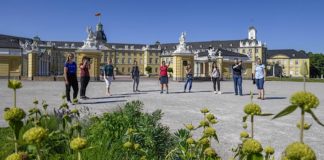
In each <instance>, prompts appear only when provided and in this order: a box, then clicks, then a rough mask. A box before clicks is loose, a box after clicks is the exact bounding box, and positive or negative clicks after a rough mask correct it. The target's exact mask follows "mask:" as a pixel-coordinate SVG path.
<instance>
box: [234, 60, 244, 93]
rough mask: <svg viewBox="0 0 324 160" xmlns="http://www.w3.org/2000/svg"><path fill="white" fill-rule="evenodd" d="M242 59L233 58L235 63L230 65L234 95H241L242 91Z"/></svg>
mask: <svg viewBox="0 0 324 160" xmlns="http://www.w3.org/2000/svg"><path fill="white" fill-rule="evenodd" d="M242 69H243V67H242V60H240V61H239V60H238V59H235V63H234V64H233V65H232V71H233V81H234V91H235V95H238V94H239V95H240V96H243V93H242Z"/></svg>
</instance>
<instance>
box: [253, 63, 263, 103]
mask: <svg viewBox="0 0 324 160" xmlns="http://www.w3.org/2000/svg"><path fill="white" fill-rule="evenodd" d="M254 76H255V77H254V78H255V82H256V86H257V88H258V90H259V93H258V95H259V96H258V99H262V100H264V81H265V76H266V70H265V66H264V64H262V63H261V59H260V58H258V59H257V64H256V66H255V70H254Z"/></svg>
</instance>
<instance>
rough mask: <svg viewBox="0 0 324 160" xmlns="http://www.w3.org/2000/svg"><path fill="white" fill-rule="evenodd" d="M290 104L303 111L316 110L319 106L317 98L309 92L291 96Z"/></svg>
mask: <svg viewBox="0 0 324 160" xmlns="http://www.w3.org/2000/svg"><path fill="white" fill-rule="evenodd" d="M290 102H291V104H293V105H297V106H299V107H302V108H303V109H304V110H305V111H308V110H310V109H312V108H316V107H317V106H318V105H319V100H318V98H317V97H316V96H315V95H314V94H313V93H310V92H297V93H295V94H293V95H292V96H291V98H290Z"/></svg>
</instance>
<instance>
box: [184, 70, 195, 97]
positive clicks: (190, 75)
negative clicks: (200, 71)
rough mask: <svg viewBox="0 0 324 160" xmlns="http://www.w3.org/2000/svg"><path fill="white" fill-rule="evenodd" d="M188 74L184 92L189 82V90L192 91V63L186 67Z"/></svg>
mask: <svg viewBox="0 0 324 160" xmlns="http://www.w3.org/2000/svg"><path fill="white" fill-rule="evenodd" d="M186 76H187V80H186V83H185V86H184V91H183V92H186V90H187V85H188V84H189V92H191V88H192V80H193V74H192V67H191V65H190V64H188V66H187V67H186Z"/></svg>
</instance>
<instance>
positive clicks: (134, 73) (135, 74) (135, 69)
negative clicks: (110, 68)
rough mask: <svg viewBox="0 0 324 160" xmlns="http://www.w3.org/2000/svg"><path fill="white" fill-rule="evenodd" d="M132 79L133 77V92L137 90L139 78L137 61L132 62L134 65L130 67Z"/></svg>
mask: <svg viewBox="0 0 324 160" xmlns="http://www.w3.org/2000/svg"><path fill="white" fill-rule="evenodd" d="M131 74H132V79H133V92H139V90H138V84H139V80H140V71H139V68H138V66H137V62H136V61H135V62H134V66H133V68H132V73H131Z"/></svg>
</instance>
